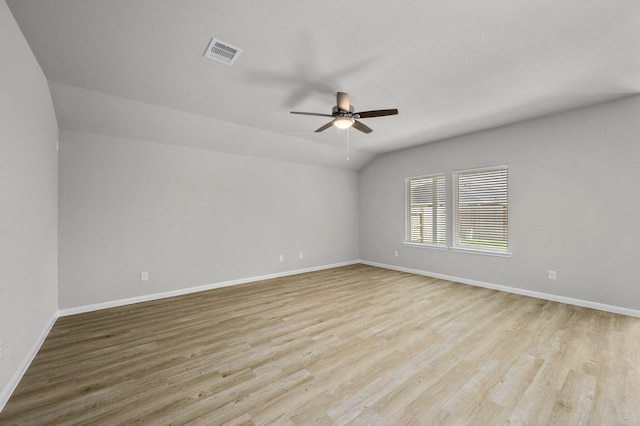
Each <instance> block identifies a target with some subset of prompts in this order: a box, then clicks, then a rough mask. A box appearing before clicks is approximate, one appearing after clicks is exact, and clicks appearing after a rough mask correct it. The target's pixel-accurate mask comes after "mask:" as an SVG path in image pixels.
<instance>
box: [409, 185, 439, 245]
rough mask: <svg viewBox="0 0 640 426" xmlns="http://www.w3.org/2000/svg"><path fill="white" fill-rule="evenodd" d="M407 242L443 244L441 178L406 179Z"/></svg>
mask: <svg viewBox="0 0 640 426" xmlns="http://www.w3.org/2000/svg"><path fill="white" fill-rule="evenodd" d="M406 209H407V237H406V240H407V242H409V243H417V244H428V245H438V246H445V245H446V243H447V242H446V239H447V237H446V229H445V222H446V216H445V198H444V175H438V176H426V177H420V178H410V179H407V180H406Z"/></svg>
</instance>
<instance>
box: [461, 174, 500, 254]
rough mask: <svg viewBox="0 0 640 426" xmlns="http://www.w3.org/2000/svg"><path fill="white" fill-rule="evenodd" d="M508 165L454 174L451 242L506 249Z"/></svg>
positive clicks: (471, 246)
mask: <svg viewBox="0 0 640 426" xmlns="http://www.w3.org/2000/svg"><path fill="white" fill-rule="evenodd" d="M507 178H508V173H507V167H506V166H497V167H492V168H487V169H477V170H466V171H460V172H455V173H454V174H453V246H454V248H466V249H471V250H481V251H492V252H504V253H508V249H509V242H508V224H509V220H508V219H509V209H508V204H507V201H508V200H507V195H508V194H507V180H508V179H507Z"/></svg>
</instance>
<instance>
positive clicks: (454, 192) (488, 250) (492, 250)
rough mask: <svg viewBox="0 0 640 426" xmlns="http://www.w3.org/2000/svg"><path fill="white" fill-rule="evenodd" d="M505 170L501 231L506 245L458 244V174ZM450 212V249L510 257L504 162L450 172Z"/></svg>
mask: <svg viewBox="0 0 640 426" xmlns="http://www.w3.org/2000/svg"><path fill="white" fill-rule="evenodd" d="M503 170H504V171H505V172H506V182H505V184H506V197H505V198H506V202H505V204H506V224H504V228H503V232H505V234H506V240H505V242H506V247H504V248H499V247H483V246H469V245H461V244H460V235H459V232H460V229H459V226H460V224H459V221H460V214H459V196H460V195H459V176H460V175H469V174H475V173H486V172H494V171H503ZM451 197H452V202H451V205H452V206H451V213H452V225H453V226H452V227H451V231H452V237H451V238H452V240H451V247H450V250H451V251H457V252H467V253H477V254H486V255H492V256H501V257H511V254H512V253H511V252H510V242H509V216H510V214H509V166H508V165H506V164H502V165H496V166H489V167H481V168H474V169H465V170H456V171H454V172H452V179H451Z"/></svg>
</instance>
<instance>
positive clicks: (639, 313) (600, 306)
mask: <svg viewBox="0 0 640 426" xmlns="http://www.w3.org/2000/svg"><path fill="white" fill-rule="evenodd" d="M360 263H363V264H365V265H369V266H376V267H378V268H385V269H391V270H394V271H400V272H407V273H410V274H416V275H424V276H427V277H432V278H438V279H441V280H447V281H453V282H457V283H461V284H469V285H473V286H476V287H484V288H489V289H492V290H499V291H504V292H506V293H513V294H520V295H523V296H529V297H535V298H537V299H543V300H551V301H553V302H560V303H566V304H567V305H575V306H582V307H584V308H592V309H597V310H599V311H605V312H612V313H614V314H621V315H628V316H631V317H639V318H640V310H636V309H630V308H623V307H621V306H613V305H607V304H605V303H598V302H591V301H589V300H582V299H574V298H571V297H566V296H558V295H555V294H550V293H542V292H539V291H532V290H525V289H522V288H516V287H508V286H505V285H498V284H491V283H486V282H482V281H476V280H470V279H466V278H460V277H453V276H450V275H443V274H437V273H435V272H428V271H422V270H419V269H411V268H404V267H401V266H393V265H386V264H383V263H377V262H369V261H368V260H361V261H360Z"/></svg>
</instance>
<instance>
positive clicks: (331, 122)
mask: <svg viewBox="0 0 640 426" xmlns="http://www.w3.org/2000/svg"><path fill="white" fill-rule="evenodd" d="M331 126H333V121H330V122H328V123H327V124H325V125H324V126H322V127H320V128H319V129H318V130H316V133H319V132H324V131H325V130H327V129H328V128H329V127H331Z"/></svg>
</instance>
